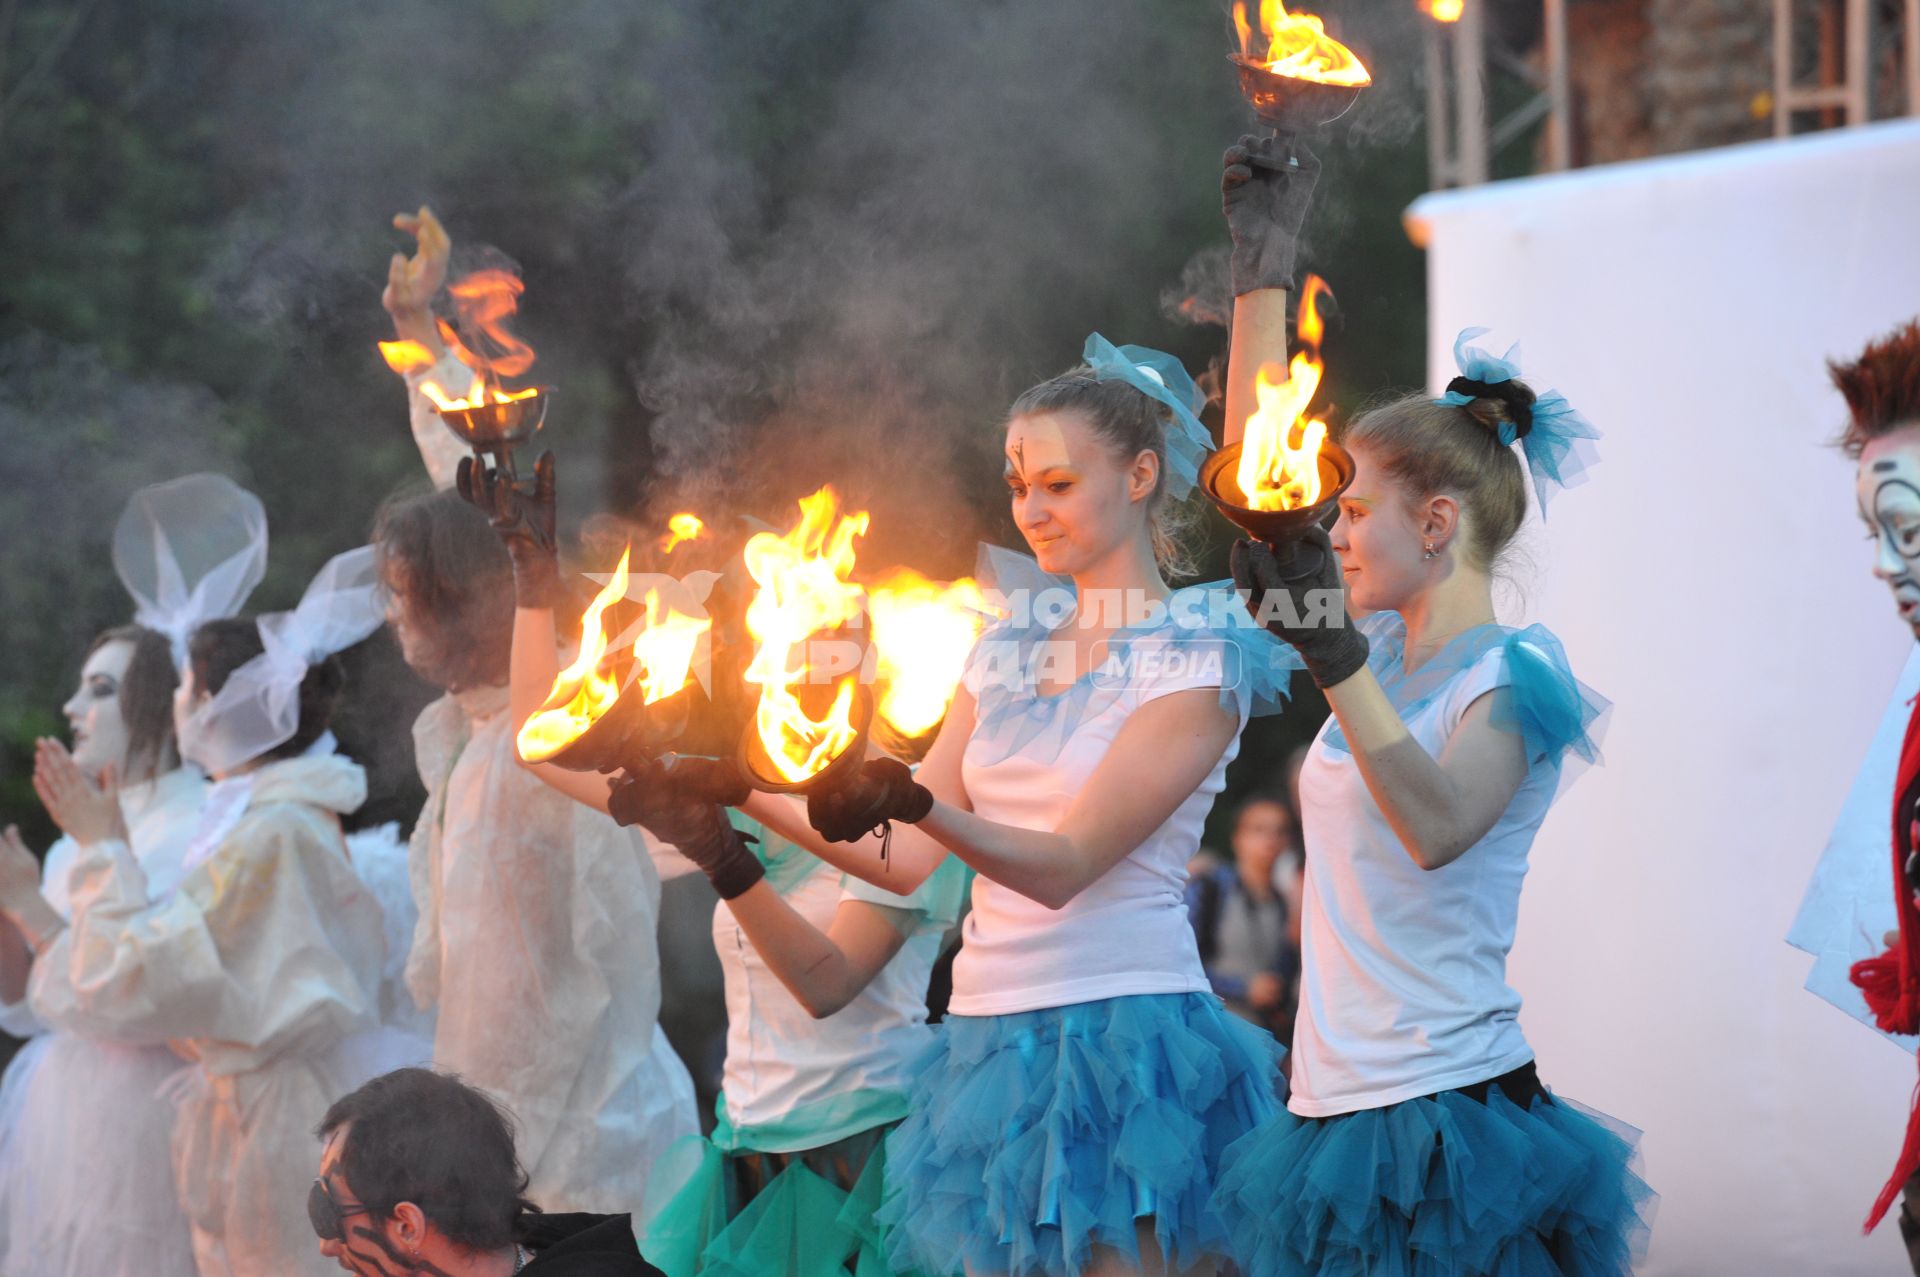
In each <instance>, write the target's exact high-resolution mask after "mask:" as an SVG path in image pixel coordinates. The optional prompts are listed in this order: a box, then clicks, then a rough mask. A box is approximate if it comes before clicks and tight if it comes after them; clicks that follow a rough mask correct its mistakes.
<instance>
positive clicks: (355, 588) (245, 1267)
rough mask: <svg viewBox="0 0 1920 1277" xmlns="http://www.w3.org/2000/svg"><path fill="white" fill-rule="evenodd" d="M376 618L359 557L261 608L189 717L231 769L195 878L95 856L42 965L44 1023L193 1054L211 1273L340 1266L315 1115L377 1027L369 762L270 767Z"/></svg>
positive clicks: (197, 834)
mask: <svg viewBox="0 0 1920 1277" xmlns="http://www.w3.org/2000/svg"><path fill="white" fill-rule="evenodd" d="M380 616H381V608H380V603H379V591H378V584H377V577H376V575H375V573H374V567H373V555H372V552H371V551H370V550H367V549H364V548H363V549H361V550H356V551H352V552H350V553H348V554H344V555H340V556H338V557H336V558H335V559H334V560H332V561H331V562H329V563H328V564H327V566H326V567H325V568H323V569H322V570H321V572H320V574H319V576H318V577H316V578H315V581H314V583H313V585H311V586H310V587H309V588H308V591H307V594H306V596H305V597H304V598H303V599H302V600H301V602H300V606H299V607H298V608H296V609H295V610H294V611H292V612H288V613H276V614H273V615H270V616H265V617H262V618H261V619H260V621H259V623H258V624H259V632H260V636H261V641H262V643H263V645H264V648H265V650H264V651H263V652H262V654H261V655H259V656H257V657H255V658H254V659H253V660H250V661H248V662H247V663H246V664H244V665H242V666H240V668H238V669H236V670H234V671H233V672H232V673H231V674H230V675H229V676H228V677H227V679H226V681H225V683H224V685H223V686H222V687H221V688H220V690H219V691H218V692H216V693H215V694H214V695H213V696H212V697H211V698H210V699H209V700H208V701H206V702H204V703H203V704H202V705H201V706H200V707H199V708H198V709H197V710H196V711H195V712H194V714H193V715H192V716H190V717H189V718H188V719H187V720H186V721H185V722H184V723H182V725H181V732H180V749H181V753H182V754H183V755H184V756H185V757H186V758H187V759H188V760H189V761H191V762H194V763H197V764H200V765H201V766H203V767H205V768H206V769H207V770H208V771H209V772H211V773H213V774H216V775H219V776H221V777H222V778H221V779H220V780H219V781H218V782H217V783H216V784H215V785H214V786H213V787H212V788H211V789H210V790H209V791H208V793H207V796H206V800H205V802H204V803H203V805H202V807H201V813H200V818H199V820H198V822H197V823H196V827H195V830H194V833H193V836H192V837H191V839H190V840H189V843H188V846H187V849H186V853H185V856H184V858H183V860H182V863H181V866H180V876H179V881H178V884H177V885H176V886H175V887H174V888H173V890H171V891H170V892H161V891H155V890H154V888H153V884H151V883H150V882H149V881H148V879H147V876H146V874H145V872H144V871H143V870H142V868H141V866H140V864H139V862H138V861H137V860H136V858H135V857H134V855H133V853H132V851H131V849H130V848H129V847H128V846H127V844H126V843H124V842H121V841H118V840H109V841H105V842H101V843H96V844H93V845H90V846H85V847H82V848H81V850H80V854H79V856H78V857H77V858H76V860H75V863H74V868H73V870H72V874H71V886H72V898H73V918H72V924H71V925H70V926H69V927H68V928H67V929H66V930H64V931H62V932H61V933H60V934H59V935H58V936H57V937H56V938H55V939H54V941H53V942H52V943H51V944H50V945H49V946H48V947H47V949H46V951H45V952H44V953H42V954H41V956H40V957H39V958H38V959H37V960H36V961H35V963H34V967H33V975H32V979H31V981H30V983H29V992H30V996H31V999H32V1005H33V1010H34V1013H35V1014H37V1015H38V1016H40V1017H41V1019H43V1020H45V1021H46V1022H48V1023H50V1024H55V1025H58V1026H60V1027H61V1028H63V1029H67V1030H70V1031H74V1032H79V1033H84V1034H88V1035H90V1036H93V1037H97V1038H103V1039H108V1040H112V1041H117V1042H124V1043H130V1044H159V1043H166V1044H168V1045H170V1046H171V1047H172V1048H173V1050H174V1051H175V1052H176V1053H177V1054H179V1055H180V1056H181V1057H183V1058H184V1060H186V1061H187V1062H188V1065H187V1066H186V1067H183V1068H182V1069H181V1070H179V1072H178V1073H177V1074H176V1076H175V1077H174V1078H173V1079H171V1080H170V1082H169V1084H168V1086H167V1088H166V1089H167V1093H168V1096H169V1098H170V1099H171V1100H172V1101H173V1103H174V1104H175V1105H176V1110H175V1114H174V1121H173V1133H172V1140H171V1146H172V1147H171V1152H172V1164H173V1181H174V1188H175V1191H176V1192H177V1193H178V1196H179V1202H180V1206H181V1208H182V1210H184V1212H185V1213H186V1216H187V1221H188V1224H189V1226H190V1227H191V1229H192V1235H193V1251H194V1260H195V1263H196V1265H197V1268H198V1270H199V1273H200V1275H201V1277H256V1275H264V1274H274V1275H275V1277H280V1275H283V1274H298V1273H313V1274H316V1275H317V1274H320V1273H325V1272H329V1271H337V1269H335V1267H334V1266H333V1265H332V1264H331V1263H330V1262H329V1261H326V1260H325V1259H323V1258H322V1257H321V1255H320V1254H319V1249H318V1247H317V1245H316V1243H315V1241H314V1237H313V1232H312V1228H311V1226H310V1224H309V1223H308V1221H307V1218H306V1211H305V1206H304V1203H305V1190H306V1186H307V1184H308V1182H309V1181H310V1180H311V1179H312V1177H313V1167H314V1158H315V1151H314V1150H315V1146H314V1140H313V1135H312V1130H313V1125H314V1123H315V1122H316V1121H318V1120H319V1117H320V1115H321V1114H322V1113H324V1112H325V1110H326V1107H327V1105H328V1104H330V1103H331V1102H332V1101H333V1100H334V1099H337V1098H338V1097H339V1096H340V1095H341V1094H343V1093H344V1092H345V1091H346V1090H348V1089H350V1088H351V1087H352V1086H353V1085H355V1084H356V1083H357V1082H358V1081H359V1080H360V1079H359V1077H358V1076H357V1062H356V1059H355V1053H354V1051H353V1050H352V1049H351V1047H352V1043H353V1041H354V1040H355V1039H356V1038H358V1037H362V1036H363V1035H364V1034H365V1033H366V1032H367V1031H369V1030H371V1029H373V1028H374V1027H375V1024H376V1021H377V1011H378V1000H379V984H380V970H381V965H382V961H383V959H384V957H385V953H386V945H385V941H384V938H383V936H382V923H383V920H382V917H381V912H380V906H379V905H378V903H377V902H376V901H375V900H374V898H373V896H372V894H371V893H370V892H369V891H368V889H367V888H366V886H365V885H364V884H363V883H362V882H361V880H360V878H359V876H358V875H357V874H356V873H355V871H354V867H353V862H352V860H351V859H350V858H349V856H348V853H347V846H346V840H345V838H344V836H343V835H342V833H341V827H340V817H341V816H342V815H343V814H345V813H348V812H352V811H354V810H356V809H357V808H358V807H359V806H360V804H361V803H362V802H363V801H364V800H365V798H366V774H365V773H364V772H363V771H361V769H360V768H359V767H358V766H357V765H355V764H353V763H351V762H348V761H347V760H345V759H343V758H338V757H334V756H332V755H331V754H330V753H320V754H317V755H315V754H309V755H307V756H303V757H297V758H287V759H282V760H278V761H267V762H264V763H262V762H257V761H256V760H258V759H260V758H262V757H263V756H265V755H268V754H270V753H271V751H273V750H275V749H276V748H278V747H279V746H281V745H283V744H285V743H286V742H287V741H288V740H289V739H291V738H293V736H294V735H295V733H296V731H297V730H298V727H299V687H300V683H301V680H302V678H303V677H304V675H305V673H306V671H307V669H308V667H309V664H310V663H311V662H313V661H316V660H319V659H322V658H323V657H324V656H325V655H327V654H330V653H333V652H336V651H339V650H340V649H342V648H344V647H346V646H349V645H350V644H352V643H354V642H357V641H359V640H360V639H362V638H364V637H366V635H367V634H369V633H371V632H372V630H373V629H374V628H376V627H377V626H378V624H379V621H380ZM76 1205H79V1206H84V1205H85V1202H84V1201H82V1202H81V1203H77V1204H76Z"/></svg>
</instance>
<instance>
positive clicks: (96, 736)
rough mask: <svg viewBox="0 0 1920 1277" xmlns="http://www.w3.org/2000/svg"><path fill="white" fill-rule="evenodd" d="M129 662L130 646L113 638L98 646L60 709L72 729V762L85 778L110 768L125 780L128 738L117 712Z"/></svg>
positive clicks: (131, 656)
mask: <svg viewBox="0 0 1920 1277" xmlns="http://www.w3.org/2000/svg"><path fill="white" fill-rule="evenodd" d="M132 661H133V644H132V643H129V642H127V641H126V640H124V639H115V640H114V641H113V642H111V643H103V644H101V645H100V647H99V648H98V649H96V650H95V652H94V653H93V655H92V656H89V657H88V658H87V663H86V664H85V665H84V666H82V667H81V669H80V688H79V690H78V691H76V692H75V693H74V694H73V696H72V698H71V699H69V700H68V701H67V703H66V704H65V705H64V706H62V707H61V710H62V712H63V713H65V714H66V716H67V723H68V725H69V726H70V727H71V728H72V729H73V761H74V762H75V763H76V764H77V765H78V766H79V768H80V770H81V771H83V772H85V773H87V774H88V775H89V776H98V775H99V774H100V771H101V769H102V768H105V767H114V768H117V769H119V771H120V776H121V779H122V780H125V779H126V768H127V744H128V742H129V739H130V737H129V736H128V733H127V719H126V715H125V714H123V713H122V712H121V709H120V684H121V683H122V682H123V681H125V679H126V676H127V666H128V665H129V664H131V663H132Z"/></svg>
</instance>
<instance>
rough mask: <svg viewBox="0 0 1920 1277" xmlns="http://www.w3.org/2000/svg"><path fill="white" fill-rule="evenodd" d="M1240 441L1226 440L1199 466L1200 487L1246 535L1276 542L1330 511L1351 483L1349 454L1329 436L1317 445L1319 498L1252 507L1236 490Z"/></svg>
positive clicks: (1300, 532) (1295, 537)
mask: <svg viewBox="0 0 1920 1277" xmlns="http://www.w3.org/2000/svg"><path fill="white" fill-rule="evenodd" d="M1240 451H1241V444H1239V443H1237V442H1236V443H1230V444H1228V445H1227V446H1226V447H1224V448H1222V449H1220V450H1219V451H1218V452H1216V453H1214V454H1213V455H1212V456H1210V457H1208V458H1207V462H1206V464H1205V465H1203V466H1201V467H1200V487H1201V489H1202V490H1203V491H1205V492H1206V494H1207V497H1208V499H1210V500H1211V501H1212V502H1213V504H1214V505H1216V506H1218V507H1219V509H1220V513H1221V514H1224V515H1225V516H1227V520H1228V521H1229V522H1231V523H1233V524H1234V525H1235V526H1236V527H1238V528H1240V529H1241V530H1242V531H1244V532H1246V533H1247V534H1248V535H1249V536H1253V537H1256V538H1258V539H1259V540H1262V541H1265V542H1266V543H1267V544H1268V545H1272V546H1280V545H1286V544H1289V543H1291V542H1294V541H1297V540H1299V539H1300V537H1301V536H1302V535H1303V534H1305V532H1306V530H1307V529H1308V528H1310V527H1312V526H1313V525H1314V524H1316V523H1320V522H1322V521H1323V520H1325V519H1326V517H1327V516H1328V515H1330V514H1332V513H1333V511H1334V509H1335V506H1336V504H1337V503H1338V502H1339V500H1340V494H1341V493H1343V492H1345V491H1346V490H1347V489H1348V488H1350V487H1352V486H1353V454H1352V453H1350V452H1348V451H1347V450H1346V449H1345V448H1342V447H1341V446H1340V445H1339V444H1337V443H1335V442H1333V440H1331V439H1329V440H1327V441H1326V442H1324V443H1322V444H1321V445H1320V499H1319V500H1318V501H1316V502H1314V503H1313V504H1312V505H1306V506H1301V507H1300V508H1298V509H1296V510H1255V509H1253V508H1251V507H1250V506H1249V505H1248V504H1247V494H1246V493H1244V492H1242V491H1241V490H1240V480H1239V477H1238V475H1239V471H1240Z"/></svg>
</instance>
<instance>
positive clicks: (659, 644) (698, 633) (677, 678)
mask: <svg viewBox="0 0 1920 1277" xmlns="http://www.w3.org/2000/svg"><path fill="white" fill-rule="evenodd" d="M645 605H646V619H645V621H644V622H643V624H644V625H645V627H646V628H645V629H643V630H642V631H641V632H640V637H639V638H637V639H635V640H634V643H633V657H634V660H635V662H636V663H637V666H638V669H639V674H638V675H637V676H636V678H635V679H634V686H636V687H638V688H639V689H640V703H641V704H643V705H651V704H653V703H654V702H655V701H657V700H663V699H665V698H666V697H669V696H671V695H673V694H674V693H675V692H677V691H679V690H680V689H681V688H683V687H685V686H686V685H687V675H688V673H689V672H690V671H691V670H692V669H693V657H694V653H695V652H696V651H697V650H698V649H699V646H700V640H701V639H702V638H703V637H705V636H706V634H707V633H708V632H709V631H710V630H712V629H713V619H712V618H711V617H704V616H688V615H687V614H686V613H684V612H680V611H677V610H675V609H674V607H673V606H672V605H671V604H670V603H668V602H667V601H666V600H665V599H663V598H662V597H661V595H660V591H659V590H657V589H649V590H648V591H647V593H646V598H645Z"/></svg>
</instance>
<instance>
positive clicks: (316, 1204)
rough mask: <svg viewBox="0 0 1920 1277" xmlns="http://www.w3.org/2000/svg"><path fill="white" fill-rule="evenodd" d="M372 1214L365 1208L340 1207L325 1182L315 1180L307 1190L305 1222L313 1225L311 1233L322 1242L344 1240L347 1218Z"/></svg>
mask: <svg viewBox="0 0 1920 1277" xmlns="http://www.w3.org/2000/svg"><path fill="white" fill-rule="evenodd" d="M372 1213H373V1212H372V1211H371V1210H370V1209H368V1208H367V1207H365V1206H342V1205H341V1204H340V1203H339V1202H336V1201H334V1200H333V1194H332V1193H329V1192H328V1191H327V1186H326V1183H325V1181H322V1180H315V1181H313V1187H312V1188H310V1189H308V1190H307V1221H308V1222H309V1223H311V1224H312V1225H313V1231H314V1232H315V1234H317V1235H318V1236H319V1238H320V1240H321V1241H323V1242H337V1241H344V1240H345V1239H346V1227H345V1224H346V1219H347V1216H349V1215H370V1214H372Z"/></svg>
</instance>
